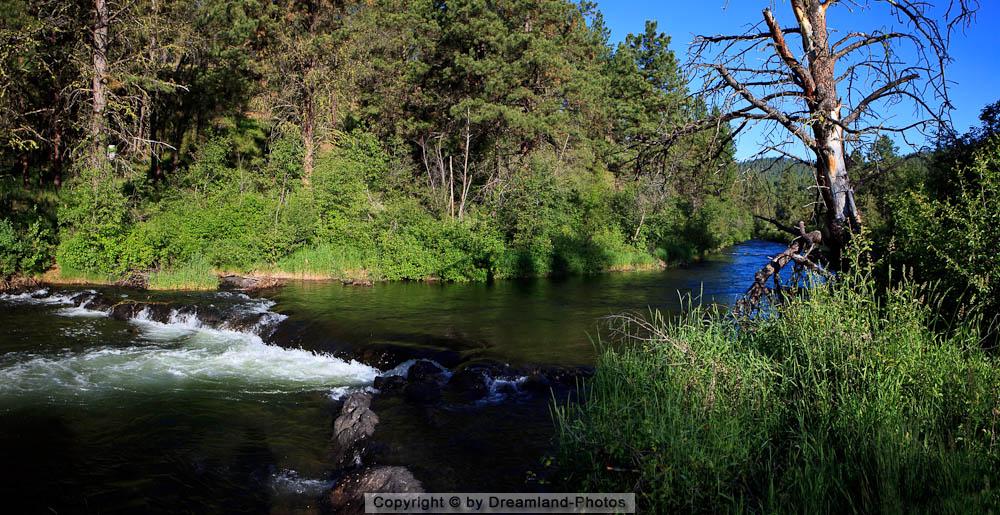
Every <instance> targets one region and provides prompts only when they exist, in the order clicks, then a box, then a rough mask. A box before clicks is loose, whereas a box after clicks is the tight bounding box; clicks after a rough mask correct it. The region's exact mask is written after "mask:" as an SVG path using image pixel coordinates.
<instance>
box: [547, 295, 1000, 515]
mask: <svg viewBox="0 0 1000 515" xmlns="http://www.w3.org/2000/svg"><path fill="white" fill-rule="evenodd" d="M874 288H875V287H874V286H873V281H871V279H870V277H868V276H864V275H855V276H853V277H841V278H840V279H839V282H838V283H837V285H836V286H833V285H820V286H816V287H815V288H814V289H813V290H811V291H810V294H809V296H808V297H806V298H799V299H795V300H793V301H791V302H790V303H788V304H786V305H785V306H783V307H782V308H781V310H780V316H775V317H771V318H769V319H766V320H761V321H759V322H758V323H757V325H755V326H753V327H744V328H742V329H739V328H737V327H735V326H734V325H733V324H732V323H731V322H730V321H728V320H727V319H726V317H725V316H724V314H723V313H720V312H717V311H710V310H702V309H695V310H692V311H691V312H690V313H689V314H687V315H685V316H683V317H680V318H678V319H673V320H666V319H664V318H662V317H661V316H659V315H658V314H654V315H653V316H651V317H649V318H640V317H623V318H620V319H617V325H616V329H617V332H616V334H618V335H619V336H622V337H623V341H621V342H616V345H614V346H610V347H607V348H605V349H604V350H603V352H602V355H601V357H600V362H599V365H598V367H597V374H596V376H595V377H594V379H593V380H592V381H591V382H590V383H589V386H588V388H589V390H588V391H587V392H586V396H585V402H583V403H581V404H579V405H571V406H568V407H565V408H558V409H557V410H556V412H555V418H556V422H557V424H558V428H559V441H560V449H561V452H560V456H561V470H564V471H566V472H567V473H568V474H569V476H568V480H569V482H570V483H571V485H572V486H573V487H576V488H578V489H580V491H636V492H637V493H638V494H639V498H640V506H642V507H644V508H645V509H646V510H647V511H650V512H659V513H663V512H674V511H685V512H748V511H749V512H758V511H763V512H783V513H823V512H826V513H829V512H893V513H897V512H911V511H915V512H948V513H951V512H965V513H968V512H987V511H990V510H996V509H997V507H998V505H1000V485H998V484H997V481H996V478H997V477H1000V476H998V472H1000V441H998V440H997V437H998V436H1000V366H998V364H997V362H996V359H995V358H994V357H992V356H989V355H987V353H985V352H984V351H983V350H982V349H981V340H980V335H979V333H978V331H977V330H976V329H975V328H976V327H977V324H976V322H975V321H973V320H965V321H962V322H959V323H958V324H956V325H955V326H953V327H951V328H950V329H949V330H948V331H947V335H943V334H942V333H939V332H937V331H935V330H933V329H932V327H934V326H935V324H937V323H939V322H940V321H939V320H937V319H936V318H935V315H934V311H933V310H932V309H930V308H929V307H928V306H927V303H926V302H921V301H920V300H918V299H923V298H927V296H926V295H925V294H926V292H925V291H924V290H923V289H921V288H918V287H915V286H913V285H910V284H904V285H902V286H898V287H895V288H893V289H890V290H889V291H888V292H885V293H883V294H876V292H875V289H874Z"/></svg>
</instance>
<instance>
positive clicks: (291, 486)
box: [270, 470, 333, 496]
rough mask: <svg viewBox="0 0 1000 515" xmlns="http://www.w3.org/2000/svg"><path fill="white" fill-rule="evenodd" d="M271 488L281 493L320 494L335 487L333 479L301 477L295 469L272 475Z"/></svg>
mask: <svg viewBox="0 0 1000 515" xmlns="http://www.w3.org/2000/svg"><path fill="white" fill-rule="evenodd" d="M270 484H271V489H272V490H274V492H275V493H277V494H279V495H310V496H319V495H322V494H323V493H325V492H326V491H327V490H329V489H331V488H333V481H328V480H325V479H307V478H303V477H299V473H298V472H296V471H294V470H282V471H281V472H279V473H277V474H273V475H272V476H271V481H270Z"/></svg>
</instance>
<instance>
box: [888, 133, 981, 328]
mask: <svg viewBox="0 0 1000 515" xmlns="http://www.w3.org/2000/svg"><path fill="white" fill-rule="evenodd" d="M977 147H978V148H977V149H976V150H975V151H973V152H972V155H971V163H970V164H962V165H959V166H956V167H949V168H948V171H949V172H950V173H949V174H948V176H947V177H943V178H942V179H941V180H942V181H943V182H945V183H946V184H947V187H946V188H943V189H947V190H948V191H949V194H948V195H941V192H940V191H938V192H934V193H935V194H936V195H934V196H931V194H928V193H924V192H919V191H917V192H911V193H908V194H906V195H904V196H901V197H899V198H896V199H894V200H895V202H894V211H895V220H894V221H895V224H894V232H893V235H894V236H895V242H896V245H897V246H898V248H899V253H900V257H901V260H902V261H903V262H904V263H905V264H908V265H909V266H911V267H915V268H916V269H917V271H918V272H919V274H920V275H921V277H924V278H927V279H934V280H940V281H942V282H943V286H944V287H949V288H951V290H952V291H953V292H954V294H955V295H958V294H963V293H965V294H967V297H968V298H969V299H971V300H974V301H979V302H985V303H987V304H988V305H989V307H990V308H992V309H991V311H994V312H995V308H997V307H1000V301H998V300H997V299H998V296H1000V253H998V252H997V241H1000V209H998V203H1000V137H998V136H994V137H992V138H990V139H988V140H986V141H984V142H982V143H981V144H980V145H978V146H977ZM943 171H944V170H938V175H941V172H943Z"/></svg>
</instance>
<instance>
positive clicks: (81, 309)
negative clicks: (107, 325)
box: [56, 297, 108, 318]
mask: <svg viewBox="0 0 1000 515" xmlns="http://www.w3.org/2000/svg"><path fill="white" fill-rule="evenodd" d="M93 300H94V298H93V297H91V298H89V299H87V300H85V301H83V302H82V303H81V304H80V305H79V306H73V307H71V308H62V309H60V310H58V311H56V314H57V315H61V316H64V317H84V318H98V317H106V316H108V312H107V311H99V310H96V309H88V308H87V306H88V305H90V303H91V301H93Z"/></svg>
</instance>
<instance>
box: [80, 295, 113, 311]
mask: <svg viewBox="0 0 1000 515" xmlns="http://www.w3.org/2000/svg"><path fill="white" fill-rule="evenodd" d="M74 300H75V301H77V306H82V307H85V308H87V309H90V310H93V311H110V310H111V306H113V305H114V304H115V303H114V301H112V300H111V299H109V298H107V297H105V296H104V295H102V294H100V293H95V294H92V295H83V296H81V297H77V298H75V299H74Z"/></svg>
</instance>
